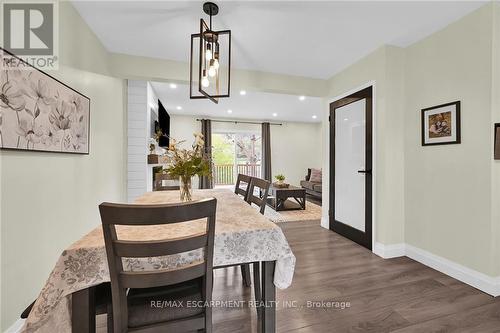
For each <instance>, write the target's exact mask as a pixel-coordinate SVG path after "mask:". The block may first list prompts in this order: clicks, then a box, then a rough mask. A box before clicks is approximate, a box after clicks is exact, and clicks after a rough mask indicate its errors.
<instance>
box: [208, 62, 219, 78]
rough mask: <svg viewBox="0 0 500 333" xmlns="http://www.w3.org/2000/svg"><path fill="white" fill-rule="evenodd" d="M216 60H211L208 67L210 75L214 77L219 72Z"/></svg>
mask: <svg viewBox="0 0 500 333" xmlns="http://www.w3.org/2000/svg"><path fill="white" fill-rule="evenodd" d="M214 63H215V60H214V59H211V60H210V67H208V76H210V77H214V76H215V74H217V70H216V69H215V65H214Z"/></svg>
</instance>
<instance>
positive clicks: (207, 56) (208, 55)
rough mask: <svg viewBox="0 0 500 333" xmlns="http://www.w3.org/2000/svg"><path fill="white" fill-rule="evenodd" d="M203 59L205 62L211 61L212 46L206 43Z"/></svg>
mask: <svg viewBox="0 0 500 333" xmlns="http://www.w3.org/2000/svg"><path fill="white" fill-rule="evenodd" d="M205 58H206V59H207V60H211V59H212V46H211V44H210V43H207V49H206V51H205Z"/></svg>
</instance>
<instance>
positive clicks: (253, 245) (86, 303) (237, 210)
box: [22, 189, 295, 333]
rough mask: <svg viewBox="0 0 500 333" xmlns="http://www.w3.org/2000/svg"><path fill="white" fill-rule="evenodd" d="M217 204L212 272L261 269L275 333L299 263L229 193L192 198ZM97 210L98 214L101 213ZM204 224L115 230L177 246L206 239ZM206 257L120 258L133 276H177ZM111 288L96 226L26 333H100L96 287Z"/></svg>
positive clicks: (266, 313) (164, 199)
mask: <svg viewBox="0 0 500 333" xmlns="http://www.w3.org/2000/svg"><path fill="white" fill-rule="evenodd" d="M205 198H216V199H217V211H216V226H215V241H214V258H213V264H214V269H215V268H222V267H228V266H238V265H241V264H247V263H259V265H260V267H261V281H254V283H259V284H260V287H261V288H260V289H261V292H260V295H259V297H260V302H258V303H259V304H260V305H261V307H260V310H259V320H258V325H259V327H258V331H260V332H265V333H268V332H275V331H276V307H277V302H276V288H278V289H286V288H287V287H289V286H290V285H291V283H292V279H293V273H294V270H295V256H294V254H293V253H292V250H291V248H290V246H289V244H288V241H287V239H286V237H285V235H284V233H283V231H282V230H281V228H280V227H279V226H278V225H276V224H275V223H273V222H271V221H270V220H269V219H267V218H266V217H265V216H263V215H261V214H260V213H259V211H258V210H257V209H256V208H255V207H252V206H250V205H249V204H248V203H246V202H245V201H244V200H243V198H242V197H239V196H238V195H236V194H235V193H233V192H232V191H230V190H228V189H207V190H193V200H200V199H205ZM176 202H180V195H179V191H156V192H148V193H145V194H143V195H142V196H140V197H139V198H137V199H136V200H135V202H134V204H138V205H144V204H166V203H176ZM96 210H97V207H96ZM204 223H206V222H205V221H201V220H197V221H188V222H185V223H176V224H160V225H155V226H141V227H132V226H117V233H118V237H119V238H122V239H126V240H159V239H171V238H180V237H185V236H187V235H192V234H194V233H197V232H200V231H203V230H204V228H205V224H204ZM202 259H203V251H202V250H194V251H190V252H185V253H181V254H175V255H168V256H162V257H153V258H123V266H124V268H125V269H127V270H130V271H145V270H158V269H175V268H179V267H182V266H183V265H189V264H190V263H192V262H195V261H198V260H202ZM109 281H110V277H109V270H108V262H107V257H106V250H105V245H104V237H103V232H102V227H101V226H100V225H99V226H98V227H96V228H95V229H93V230H91V231H90V232H89V233H88V234H86V235H84V236H83V237H82V238H80V239H78V240H77V241H76V242H74V243H73V244H71V245H70V246H69V247H68V248H67V249H65V250H64V251H63V252H62V253H61V255H60V257H59V259H58V260H57V263H56V264H55V267H54V268H53V270H52V272H51V274H50V275H49V277H48V280H47V282H46V283H45V285H44V287H43V288H42V290H41V292H40V294H39V296H38V298H37V299H36V301H35V304H34V305H33V308H32V310H31V312H30V314H29V316H28V318H27V319H26V321H25V323H24V326H23V328H22V332H41V333H45V332H47V333H54V332H73V333H80V332H81V333H83V332H85V333H87V332H95V309H94V306H93V304H94V295H95V288H96V286H98V285H100V284H102V283H106V282H109Z"/></svg>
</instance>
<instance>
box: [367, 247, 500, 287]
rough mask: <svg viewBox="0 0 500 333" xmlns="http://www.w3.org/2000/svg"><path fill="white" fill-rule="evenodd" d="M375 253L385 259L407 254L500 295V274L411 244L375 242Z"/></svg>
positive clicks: (453, 276)
mask: <svg viewBox="0 0 500 333" xmlns="http://www.w3.org/2000/svg"><path fill="white" fill-rule="evenodd" d="M373 253H374V254H376V255H378V256H379V257H382V258H384V259H390V258H396V257H402V256H406V257H408V258H411V259H413V260H415V261H418V262H419V263H421V264H424V265H425V266H428V267H430V268H433V269H435V270H437V271H439V272H441V273H443V274H446V275H448V276H451V277H452V278H454V279H457V280H459V281H462V282H463V283H466V284H468V285H470V286H472V287H474V288H477V289H479V290H481V291H483V292H485V293H487V294H489V295H491V296H495V297H497V296H500V276H497V277H492V276H488V275H486V274H484V273H481V272H478V271H476V270H473V269H471V268H468V267H465V266H462V265H460V264H457V263H456V262H453V261H451V260H449V259H446V258H443V257H440V256H438V255H435V254H433V253H430V252H428V251H425V250H422V249H420V248H418V247H415V246H413V245H410V244H405V243H399V244H390V245H385V244H382V243H379V242H376V243H375V246H374V249H373Z"/></svg>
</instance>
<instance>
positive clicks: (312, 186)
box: [300, 169, 322, 199]
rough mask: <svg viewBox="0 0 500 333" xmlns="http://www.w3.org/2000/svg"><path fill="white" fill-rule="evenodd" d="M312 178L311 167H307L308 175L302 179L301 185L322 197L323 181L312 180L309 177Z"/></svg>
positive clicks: (308, 191)
mask: <svg viewBox="0 0 500 333" xmlns="http://www.w3.org/2000/svg"><path fill="white" fill-rule="evenodd" d="M310 178H311V169H307V175H306V177H305V179H304V180H301V181H300V186H301V187H302V188H303V189H305V190H306V193H307V194H309V195H311V196H313V197H315V198H318V199H321V192H322V186H321V182H311V181H310V180H309V179H310Z"/></svg>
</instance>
